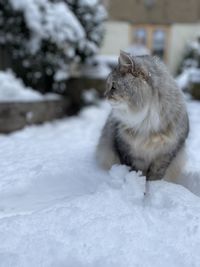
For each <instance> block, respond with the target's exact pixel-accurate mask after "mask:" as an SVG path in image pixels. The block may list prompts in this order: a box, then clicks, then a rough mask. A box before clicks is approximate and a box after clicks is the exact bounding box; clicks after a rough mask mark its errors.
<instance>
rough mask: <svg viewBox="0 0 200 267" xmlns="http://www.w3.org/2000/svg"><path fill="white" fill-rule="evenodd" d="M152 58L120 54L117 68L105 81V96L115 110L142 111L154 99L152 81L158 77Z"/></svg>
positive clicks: (156, 66)
mask: <svg viewBox="0 0 200 267" xmlns="http://www.w3.org/2000/svg"><path fill="white" fill-rule="evenodd" d="M158 69H159V67H158V64H157V61H156V59H155V58H154V57H152V56H131V55H130V54H128V53H125V52H123V51H121V52H120V56H119V61H118V66H117V67H116V69H115V70H113V71H112V72H111V74H110V75H109V77H108V79H107V90H106V93H105V96H106V97H107V99H108V100H109V102H110V103H111V105H112V106H113V108H115V109H123V108H129V109H131V110H132V111H133V112H134V111H136V112H137V111H139V110H141V109H143V108H144V107H145V106H147V104H148V103H149V102H150V101H152V98H153V97H154V93H155V92H154V88H153V83H154V81H153V79H154V77H155V76H156V75H157V76H159V75H160V74H159V71H158Z"/></svg>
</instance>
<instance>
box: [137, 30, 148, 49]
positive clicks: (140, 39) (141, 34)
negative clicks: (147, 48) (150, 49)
mask: <svg viewBox="0 0 200 267" xmlns="http://www.w3.org/2000/svg"><path fill="white" fill-rule="evenodd" d="M134 40H135V43H136V44H142V45H146V42H147V32H146V29H144V28H138V29H136V31H135V38H134Z"/></svg>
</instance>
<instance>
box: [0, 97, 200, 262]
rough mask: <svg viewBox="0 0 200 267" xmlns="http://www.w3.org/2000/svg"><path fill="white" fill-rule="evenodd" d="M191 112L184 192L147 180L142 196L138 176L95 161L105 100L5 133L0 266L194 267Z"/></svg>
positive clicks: (199, 107)
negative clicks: (106, 169)
mask: <svg viewBox="0 0 200 267" xmlns="http://www.w3.org/2000/svg"><path fill="white" fill-rule="evenodd" d="M188 109H189V114H190V120H191V134H190V137H189V140H188V154H189V161H188V165H187V167H186V169H185V170H184V172H185V175H184V177H182V179H179V181H178V182H179V183H180V184H182V185H184V186H185V187H183V186H182V185H176V184H171V183H167V182H164V181H157V182H151V183H149V184H148V185H147V188H146V190H147V193H146V195H145V196H144V194H143V191H144V186H145V183H144V178H143V177H139V174H136V173H129V172H128V170H127V168H126V167H125V166H114V167H113V168H112V170H111V171H110V172H109V173H107V172H104V171H102V170H100V169H99V168H98V167H97V165H96V163H95V159H94V150H95V145H96V143H97V139H98V137H99V134H100V129H101V128H102V125H103V123H104V121H105V118H106V116H107V114H108V112H109V108H108V106H107V104H105V103H101V104H100V105H99V107H91V108H88V109H86V110H84V111H83V112H82V113H81V114H80V116H79V117H76V118H70V119H65V120H61V121H57V122H54V123H51V124H45V125H43V126H32V127H28V128H26V129H25V130H23V131H19V132H17V133H14V134H11V135H8V136H4V135H1V136H0V151H1V154H0V162H1V165H0V166H1V167H0V168H1V171H0V266H1V267H13V266H15V267H27V266H29V267H50V266H51V267H114V266H115V267H135V266H138V267H143V266H144V267H147V266H150V267H165V266H166V267H169V266H170V267H179V266H180V267H199V266H200V253H199V252H200V199H199V197H198V196H200V152H199V151H200V136H199V132H200V123H199V122H200V103H197V102H192V101H190V102H189V103H188ZM188 189H189V190H190V191H189V190H188ZM193 193H195V194H196V195H195V194H193Z"/></svg>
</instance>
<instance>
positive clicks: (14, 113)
mask: <svg viewBox="0 0 200 267" xmlns="http://www.w3.org/2000/svg"><path fill="white" fill-rule="evenodd" d="M68 107H69V104H68V101H67V100H65V99H60V100H46V101H40V102H14V103H13V102H12V103H3V102H2V103H0V133H10V132H13V131H16V130H19V129H22V128H23V127H25V126H26V125H31V124H40V123H43V122H46V121H51V120H54V119H58V118H61V117H63V116H66V114H67V112H68Z"/></svg>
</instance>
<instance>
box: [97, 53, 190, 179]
mask: <svg viewBox="0 0 200 267" xmlns="http://www.w3.org/2000/svg"><path fill="white" fill-rule="evenodd" d="M105 95H106V97H107V99H108V100H109V102H110V104H111V106H112V111H111V113H110V115H109V117H108V119H107V121H106V124H105V126H104V128H103V131H102V134H101V137H100V140H99V144H98V146H97V151H96V156H97V160H98V162H99V163H100V165H101V166H102V167H103V168H105V169H109V168H110V167H111V166H112V165H113V164H117V163H121V164H126V165H128V166H130V167H131V169H132V170H136V171H142V173H143V175H145V176H146V177H147V180H158V179H162V178H164V177H165V176H170V178H171V179H173V178H174V177H175V176H177V175H179V173H180V171H181V170H182V168H183V164H184V161H183V159H184V144H185V140H186V138H187V136H188V132H189V123H188V115H187V111H186V106H185V101H184V97H183V94H182V92H181V90H180V89H179V88H178V87H177V85H176V82H175V81H174V79H173V78H172V76H171V75H170V74H169V72H168V70H167V68H166V67H165V65H164V64H163V63H162V62H161V61H160V60H159V59H158V58H156V57H152V56H139V57H134V56H131V55H130V54H128V53H125V52H122V51H121V53H120V57H119V63H118V66H117V68H116V69H115V70H113V71H112V72H111V74H110V75H109V77H108V80H107V90H106V93H105Z"/></svg>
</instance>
